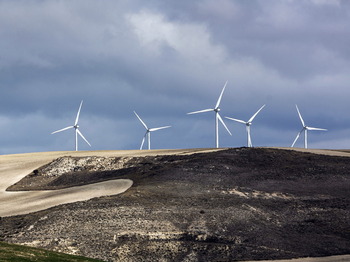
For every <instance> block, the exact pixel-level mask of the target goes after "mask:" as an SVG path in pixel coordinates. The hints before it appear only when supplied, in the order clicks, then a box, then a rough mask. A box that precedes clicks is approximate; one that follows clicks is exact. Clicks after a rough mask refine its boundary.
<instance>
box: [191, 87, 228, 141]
mask: <svg viewBox="0 0 350 262" xmlns="http://www.w3.org/2000/svg"><path fill="white" fill-rule="evenodd" d="M226 85H227V81H226V83H225V85H224V87H223V88H222V91H221V94H220V96H219V99H218V101H217V102H216V105H215V107H214V108H209V109H204V110H200V111H195V112H190V113H187V114H188V115H192V114H198V113H204V112H210V111H214V112H215V145H216V148H219V121H220V122H221V123H222V125H223V126H224V127H225V128H226V130H227V132H228V133H229V134H230V135H231V136H232V134H231V132H230V130H229V129H228V128H227V126H226V125H225V122H224V120H222V118H221V116H220V114H219V112H220V102H221V98H222V95H223V93H224V91H225V88H226Z"/></svg>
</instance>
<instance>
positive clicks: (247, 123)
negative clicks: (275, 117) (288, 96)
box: [225, 105, 265, 147]
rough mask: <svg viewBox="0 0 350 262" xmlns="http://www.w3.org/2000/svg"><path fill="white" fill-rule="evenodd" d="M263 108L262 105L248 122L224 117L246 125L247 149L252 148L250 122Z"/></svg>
mask: <svg viewBox="0 0 350 262" xmlns="http://www.w3.org/2000/svg"><path fill="white" fill-rule="evenodd" d="M264 107H265V105H263V106H262V107H260V109H259V110H258V111H257V112H256V113H255V114H254V115H253V116H252V117H251V118H250V119H249V120H248V121H243V120H239V119H235V118H231V117H225V118H227V119H230V120H233V121H236V122H238V123H242V124H245V125H246V130H247V146H248V147H253V144H252V139H251V137H250V126H251V125H252V122H253V120H254V118H255V117H256V116H257V115H258V114H259V112H260V111H261V110H262V109H263V108H264Z"/></svg>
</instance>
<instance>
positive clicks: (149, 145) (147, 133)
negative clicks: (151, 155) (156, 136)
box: [134, 111, 171, 150]
mask: <svg viewBox="0 0 350 262" xmlns="http://www.w3.org/2000/svg"><path fill="white" fill-rule="evenodd" d="M134 114H135V115H136V117H137V118H138V119H139V120H140V122H141V124H142V125H143V126H144V127H145V129H146V133H145V135H144V136H143V138H142V142H141V146H140V150H141V149H142V147H143V144H144V143H145V139H146V136H147V138H148V150H150V149H151V132H153V131H157V130H160V129H165V128H169V127H171V126H162V127H155V128H148V127H147V125H146V124H145V122H143V121H142V119H141V117H139V115H138V114H137V113H136V112H135V111H134Z"/></svg>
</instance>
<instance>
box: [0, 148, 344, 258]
mask: <svg viewBox="0 0 350 262" xmlns="http://www.w3.org/2000/svg"><path fill="white" fill-rule="evenodd" d="M344 154H346V153H344ZM92 156H93V155H90V156H85V157H80V158H76V157H75V156H73V157H68V156H66V157H64V158H58V159H56V160H53V161H52V162H49V163H46V164H47V165H46V166H41V167H38V168H35V169H33V173H32V174H31V176H27V177H26V178H24V179H23V180H22V181H20V182H19V183H17V185H15V186H13V187H12V188H11V190H14V189H16V190H17V189H18V188H21V189H22V190H32V189H34V188H35V189H36V190H38V189H40V190H47V189H58V188H64V187H71V186H76V185H80V184H88V183H92V182H97V181H106V180H110V179H131V180H132V181H133V186H132V187H131V188H129V189H128V190H127V191H125V192H124V193H122V194H120V195H116V196H106V197H99V198H95V199H91V200H88V201H83V202H76V203H70V204H65V205H60V206H56V207H53V208H50V209H47V210H43V211H39V212H36V213H31V214H28V215H21V216H16V217H9V218H7V217H5V218H2V219H1V224H0V240H2V241H7V242H11V243H21V244H27V245H32V246H37V247H43V248H47V249H52V250H56V251H62V252H66V253H75V254H79V255H84V256H89V257H94V258H99V259H103V260H106V261H152V259H154V258H155V257H156V258H159V259H163V260H164V261H203V260H207V261H219V260H220V261H225V260H226V261H234V260H253V259H282V258H297V257H307V256H314V257H318V256H330V255H342V254H350V245H349V243H350V227H349V223H348V218H349V215H350V208H349V207H350V192H349V190H348V188H349V183H350V180H349V178H350V174H349V171H348V170H349V168H350V163H349V158H347V157H340V156H326V155H320V154H310V153H305V152H297V151H294V150H281V149H271V148H234V149H226V150H220V151H215V152H207V153H199V154H191V155H187V154H182V155H148V156H135V157H133V156H130V155H129V156H127V158H125V157H121V156H98V157H96V156H94V157H92ZM79 161H80V164H77V163H79ZM101 161H102V162H103V161H105V163H109V165H106V164H105V163H103V164H101V163H102V162H101ZM68 162H69V163H71V165H72V166H75V167H78V168H76V169H75V170H74V169H73V170H68V171H67V172H62V173H61V174H59V175H57V176H52V177H54V178H53V179H49V180H47V179H46V180H45V181H44V180H42V181H41V182H40V179H38V177H40V176H43V177H44V176H48V174H49V173H50V172H49V171H52V170H53V169H52V167H55V168H59V167H60V163H61V164H62V163H64V164H63V166H65V167H67V166H69V165H67V163H68ZM87 163H88V164H87ZM97 163H100V164H99V165H98V164H97ZM49 165H52V166H51V168H48V166H49ZM106 167H108V168H107V169H106ZM35 170H37V171H35ZM57 170H58V169H57ZM34 173H35V174H36V175H35V176H33V174H34ZM52 177H51V178H52ZM34 178H35V179H36V180H35V179H34ZM32 182H33V183H32Z"/></svg>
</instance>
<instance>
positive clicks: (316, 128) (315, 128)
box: [306, 127, 328, 131]
mask: <svg viewBox="0 0 350 262" xmlns="http://www.w3.org/2000/svg"><path fill="white" fill-rule="evenodd" d="M306 129H307V130H319V131H328V130H327V129H324V128H318V127H307V128H306Z"/></svg>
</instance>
